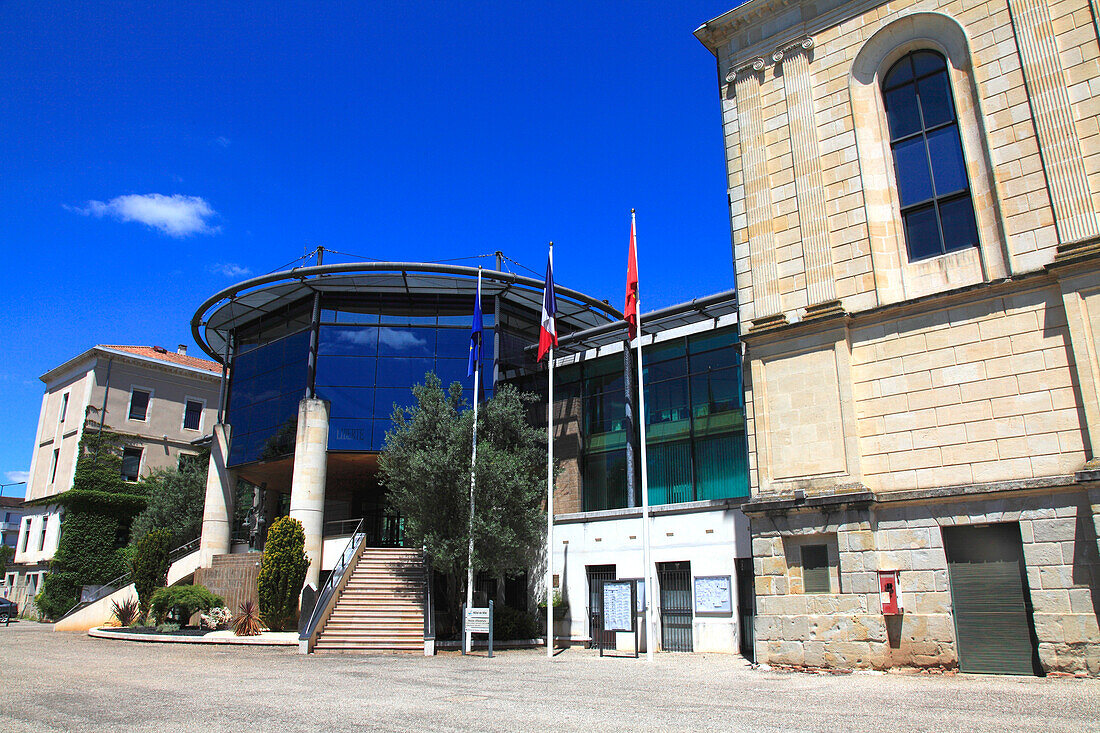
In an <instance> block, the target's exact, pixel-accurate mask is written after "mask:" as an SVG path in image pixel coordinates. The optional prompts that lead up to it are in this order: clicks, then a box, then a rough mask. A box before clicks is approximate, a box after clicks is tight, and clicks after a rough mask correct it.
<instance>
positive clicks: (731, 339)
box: [688, 329, 737, 354]
mask: <svg viewBox="0 0 1100 733" xmlns="http://www.w3.org/2000/svg"><path fill="white" fill-rule="evenodd" d="M736 343H737V332H736V331H734V330H733V329H727V330H722V331H707V332H705V333H698V334H695V335H694V336H689V337H688V351H690V352H691V353H692V354H698V353H700V352H703V351H711V350H713V349H731V348H733V345H734V344H736Z"/></svg>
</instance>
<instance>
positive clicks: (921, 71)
mask: <svg viewBox="0 0 1100 733" xmlns="http://www.w3.org/2000/svg"><path fill="white" fill-rule="evenodd" d="M913 68H914V69H915V70H916V74H917V76H918V77H921V76H924V75H925V74H931V73H932V72H934V71H939V70H941V69H946V68H947V63H946V62H945V61H944V60H943V56H940V55H939V54H938V53H936V52H934V51H917V52H916V53H914V54H913Z"/></svg>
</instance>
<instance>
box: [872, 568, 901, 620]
mask: <svg viewBox="0 0 1100 733" xmlns="http://www.w3.org/2000/svg"><path fill="white" fill-rule="evenodd" d="M900 575H901V572H900V571H898V570H879V571H878V587H879V598H880V599H881V600H882V613H883V615H885V616H897V615H898V614H900V613H901V612H902V607H901V593H900V592H899V591H898V577H899V576H900Z"/></svg>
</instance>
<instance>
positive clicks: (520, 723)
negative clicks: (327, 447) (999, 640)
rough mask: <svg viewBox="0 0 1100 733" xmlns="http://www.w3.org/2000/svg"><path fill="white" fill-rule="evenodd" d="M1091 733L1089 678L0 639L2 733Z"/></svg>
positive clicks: (24, 626)
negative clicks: (821, 670)
mask: <svg viewBox="0 0 1100 733" xmlns="http://www.w3.org/2000/svg"><path fill="white" fill-rule="evenodd" d="M364 729H365V730H432V731H435V730H440V731H451V730H502V731H513V730H523V731H534V730H551V731H571V730H577V731H591V730H610V731H620V730H621V731H643V730H690V731H693V732H694V733H700V732H701V731H711V730H721V731H844V732H845V733H855V732H856V731H868V732H871V731H874V732H875V733H880V732H881V731H883V730H886V731H951V732H952V733H955V732H957V731H1009V730H1011V731H1043V732H1044V733H1052V732H1053V731H1063V730H1064V731H1090V730H1091V731H1100V680H1095V679H1065V678H1052V679H1034V678H1023V677H989V676H985V677H983V676H971V675H946V676H943V675H920V674H876V673H856V674H847V675H814V674H798V673H780V672H775V671H767V672H765V671H761V670H753V669H751V668H750V667H749V666H748V665H747V664H746V663H745V661H744V660H743V659H741V658H740V657H733V656H723V655H710V654H707V655H704V654H697V655H691V654H663V655H657V657H656V658H655V659H654V661H653V663H652V664H647V663H646V661H645V659H644V658H642V659H638V660H635V659H621V658H615V659H611V658H603V659H601V658H600V657H599V655H598V654H597V653H594V652H590V651H586V650H580V649H570V650H565V651H563V652H561V653H560V654H559V655H558V656H557V657H555V659H554V660H552V661H550V660H547V659H546V656H545V652H539V651H530V650H525V651H511V652H501V653H499V654H498V655H497V656H496V657H495V658H494V659H486V658H485V657H484V656H477V657H471V658H463V657H462V656H461V655H459V654H455V653H447V654H440V655H438V656H436V657H434V658H425V657H422V656H404V655H402V656H397V655H393V656H365V655H351V654H328V655H320V654H318V655H310V656H301V655H299V654H297V653H296V652H295V650H293V649H288V648H286V647H283V648H250V647H218V646H202V645H191V644H171V645H168V644H165V645H160V644H141V643H134V642H126V641H116V640H109V639H93V638H90V637H88V636H84V635H79V634H70V633H63V632H55V631H53V630H52V629H51V627H49V626H44V625H39V624H35V623H32V622H26V621H24V622H21V623H17V624H12V625H11V626H9V627H6V628H5V627H0V730H2V731H12V732H14V731H95V732H96V733H103V731H132V730H133V731H136V730H142V731H144V730H156V731H196V730H198V731H203V732H204V733H205V732H206V731H241V730H260V731H298V730H302V731H307V730H308V731H318V730H321V731H344V730H347V731H351V730H364Z"/></svg>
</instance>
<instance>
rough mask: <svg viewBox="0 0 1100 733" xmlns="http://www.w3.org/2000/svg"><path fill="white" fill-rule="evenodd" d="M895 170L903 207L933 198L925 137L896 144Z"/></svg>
mask: <svg viewBox="0 0 1100 733" xmlns="http://www.w3.org/2000/svg"><path fill="white" fill-rule="evenodd" d="M894 172H895V173H896V174H897V178H898V198H900V199H901V206H902V208H907V207H909V206H913V205H914V204H919V203H920V202H922V201H927V200H928V199H930V198H932V177H931V175H930V174H929V171H928V153H927V152H926V149H925V145H924V138H923V137H914V138H911V139H909V140H906V141H905V142H901V143H897V144H896V145H894Z"/></svg>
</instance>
